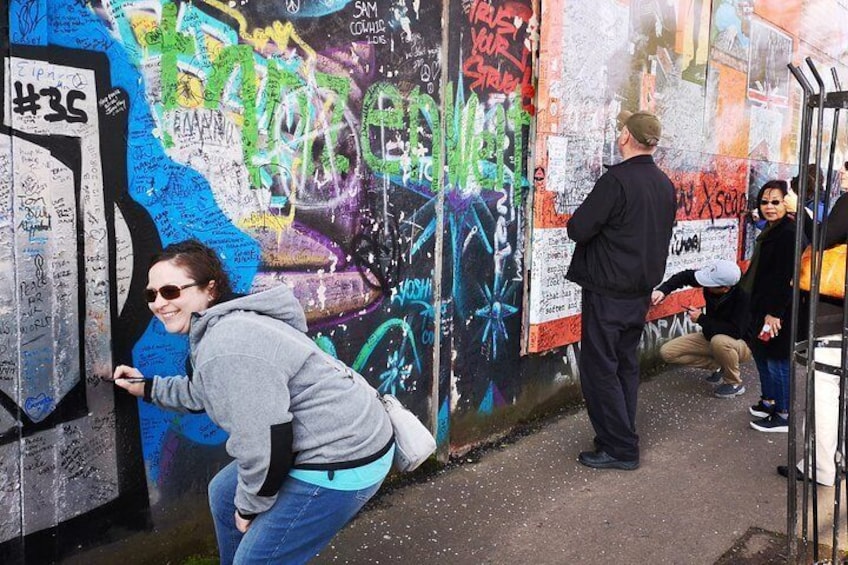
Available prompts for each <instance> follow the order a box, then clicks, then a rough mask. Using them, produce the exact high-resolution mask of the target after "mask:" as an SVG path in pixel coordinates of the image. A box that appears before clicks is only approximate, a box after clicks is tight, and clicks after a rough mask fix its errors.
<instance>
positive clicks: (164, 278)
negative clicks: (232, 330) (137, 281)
mask: <svg viewBox="0 0 848 565" xmlns="http://www.w3.org/2000/svg"><path fill="white" fill-rule="evenodd" d="M198 282H201V283H202V282H203V281H196V280H194V278H193V277H192V276H191V273H189V272H188V271H187V270H186V269H184V268H183V267H181V266H179V265H177V264H176V263H173V262H172V261H160V262H159V263H156V264H155V265H153V266H152V267H150V271H149V273H148V281H147V288H148V289H152V290H156V291H158V290H159V289H160V288H162V287H163V286H169V285H173V286H177V287H184V286H186V285H191V284H194V283H198ZM214 286H215V281H210V282H209V283H208V284H199V285H197V286H189V287H187V288H183V289H182V290H180V292H179V296H177V297H176V298H173V299H171V300H168V299H166V298H165V297H163V296H162V293H161V292H157V293H156V300H154V301H153V302H148V303H147V306H148V307H149V308H150V311H151V312H153V315H154V316H156V317H157V318H159V321H161V322H162V324H163V325H164V326H165V330H166V331H167V332H168V333H172V334H173V333H180V334H186V333H188V330H189V327H190V326H191V315H192V313H194V312H203V311H204V310H206V309H207V308H209V304H210V303H211V302H212V300H213V299H214V296H213V293H212V289H213V288H214Z"/></svg>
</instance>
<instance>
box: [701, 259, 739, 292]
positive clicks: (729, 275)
mask: <svg viewBox="0 0 848 565" xmlns="http://www.w3.org/2000/svg"><path fill="white" fill-rule="evenodd" d="M740 278H742V270H741V269H740V268H739V265H737V264H736V263H735V262H734V261H725V260H724V259H717V260H715V261H712V262H710V263H709V264H708V265H706V266H704V267H701V268H700V269H698V270H697V271H695V280H696V281H698V284H699V285H701V286H704V287H717V286H733V285H735V284H736V283H738V282H739V279H740Z"/></svg>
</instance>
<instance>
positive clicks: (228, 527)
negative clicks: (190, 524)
mask: <svg viewBox="0 0 848 565" xmlns="http://www.w3.org/2000/svg"><path fill="white" fill-rule="evenodd" d="M237 474H238V464H237V463H236V462H235V461H233V462H232V463H230V464H229V465H227V466H226V467H224V468H223V469H221V470H220V471H219V472H218V474H217V475H215V477H214V478H213V479H212V480H211V481H210V482H209V506H210V508H211V510H212V519H213V521H214V523H215V535H216V536H217V538H218V552H219V554H220V558H221V565H229V564H230V563H235V564H237V565H246V564H248V563H286V564H287V565H288V564H295V563H306V562H307V561H309V560H310V559H312V558H313V557H315V555H316V554H317V553H318V552H319V551H321V550H322V549H323V548H324V547H325V546H326V545H327V544H328V543H330V540H331V539H333V536H334V535H336V533H338V531H339V530H341V529H342V528H343V527H344V526H345V524H347V523H348V522H349V521H350V520H351V519H352V518H353V517H354V516H355V515H356V513H357V512H359V510H360V509H361V508H362V507H363V506H364V505H365V503H366V502H368V500H369V499H370V498H371V497H372V496H374V494H375V493H376V492H377V490H378V489H379V488H380V485H381V484H382V481H380V482H378V483H377V484H374V485H372V486H370V487H368V488H365V489H362V490H353V491H342V490H333V489H328V488H323V487H319V486H315V485H310V484H309V483H305V482H303V481H299V480H297V479H294V478H292V477H288V478H286V480H285V481H284V482H283V487H282V488H281V489H280V493H279V494H278V495H277V501H276V502H275V503H274V505H273V506H272V507H271V508H270V509H268V510H267V511H265V512H263V513H261V514H260V515H258V516H257V517H256V518H255V519H254V520H253V522H252V523H251V524H250V528H249V529H248V530H247V533H246V534H242V533H241V532H239V531H238V530H237V529H236V524H235V518H234V515H235V512H236V507H235V504H234V503H233V500H234V498H235V495H236V481H237V479H238V475H237Z"/></svg>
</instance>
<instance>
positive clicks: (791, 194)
mask: <svg viewBox="0 0 848 565" xmlns="http://www.w3.org/2000/svg"><path fill="white" fill-rule="evenodd" d="M783 205H784V206H786V212H788V213H789V214H794V213H795V212H797V211H798V195H797V194H796V193H795V191H794V190H792V189H791V188H790V189H789V191H788V192H787V193H786V196H784V197H783Z"/></svg>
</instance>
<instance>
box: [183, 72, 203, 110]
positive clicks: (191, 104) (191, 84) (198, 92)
mask: <svg viewBox="0 0 848 565" xmlns="http://www.w3.org/2000/svg"><path fill="white" fill-rule="evenodd" d="M177 104H179V105H180V106H182V107H183V108H199V107H200V106H202V105H203V83H202V82H201V81H200V79H199V78H198V77H196V76H195V75H193V74H191V73H183V72H180V73H178V74H177Z"/></svg>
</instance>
